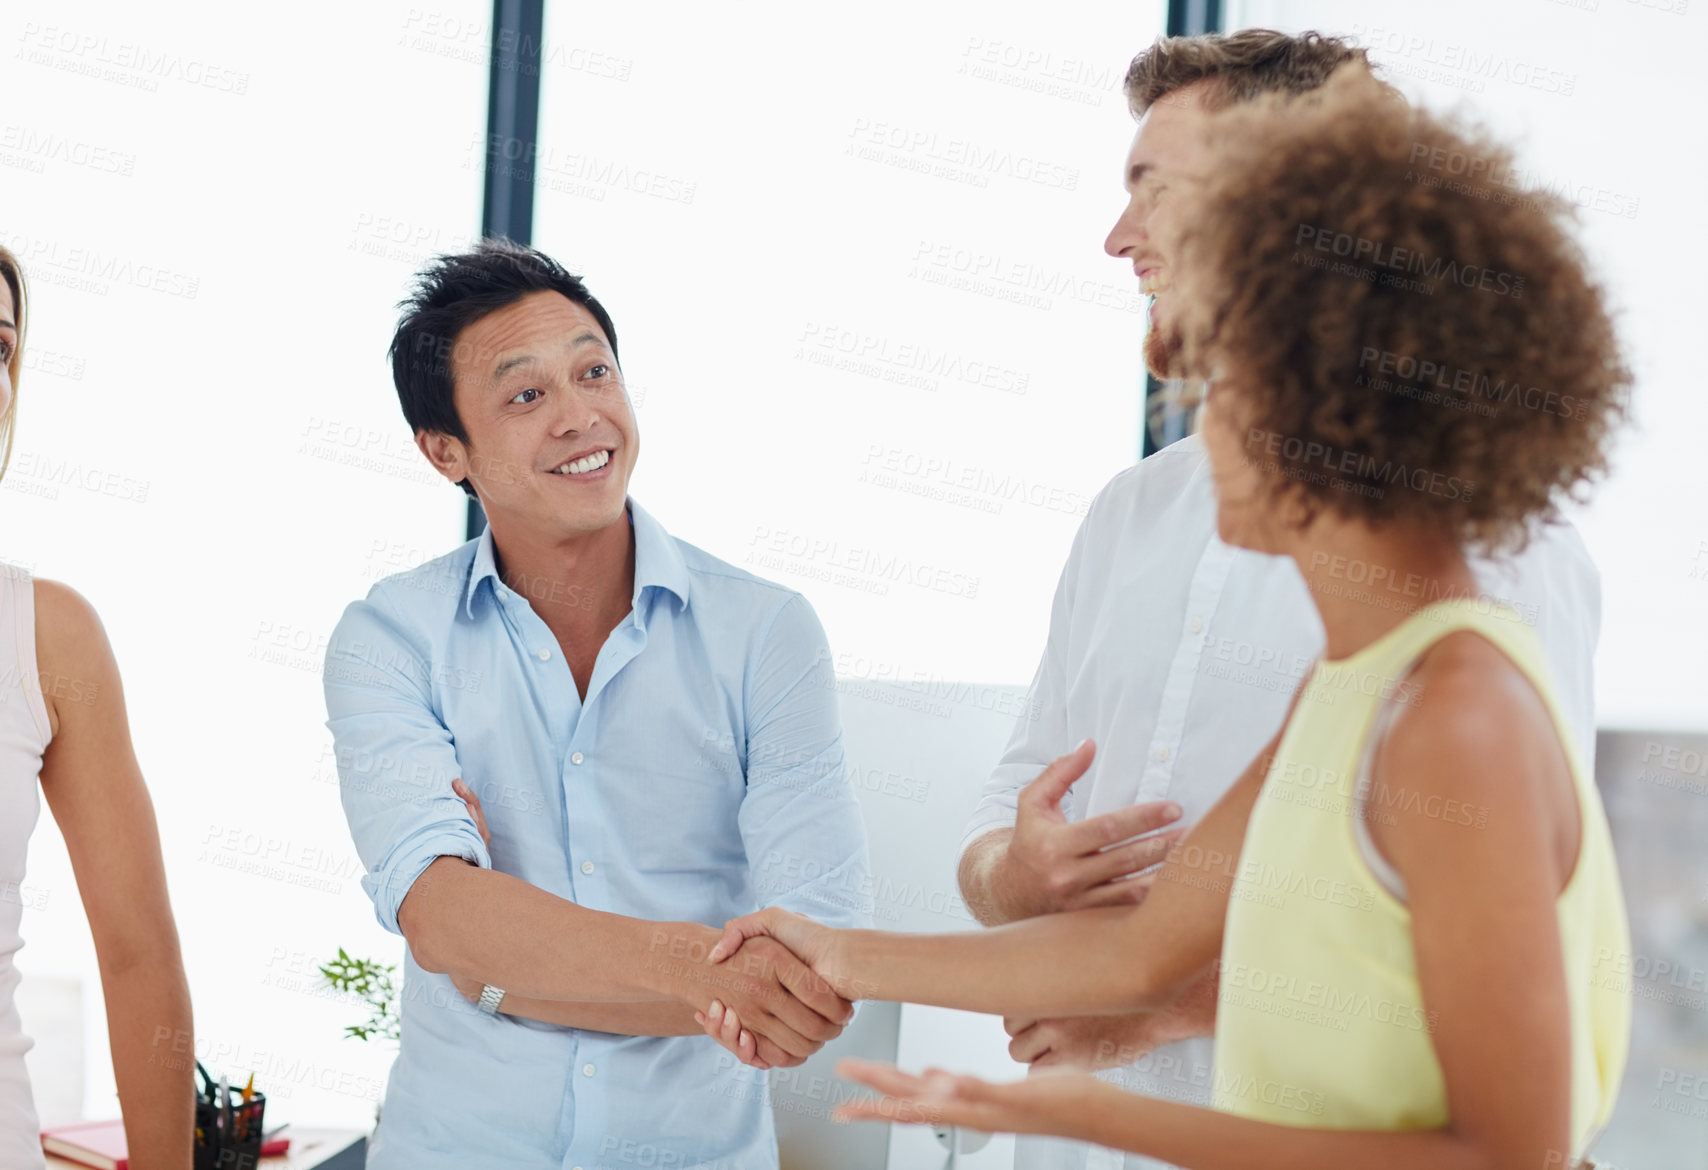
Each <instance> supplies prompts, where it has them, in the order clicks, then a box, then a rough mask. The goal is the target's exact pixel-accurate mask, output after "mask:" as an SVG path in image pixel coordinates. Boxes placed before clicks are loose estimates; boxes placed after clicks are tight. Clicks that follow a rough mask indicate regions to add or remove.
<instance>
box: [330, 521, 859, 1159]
mask: <svg viewBox="0 0 1708 1170" xmlns="http://www.w3.org/2000/svg"><path fill="white" fill-rule="evenodd" d="M629 515H630V518H631V522H632V527H633V531H634V540H635V586H634V603H633V609H632V611H631V612H630V614H629V616H628V617H627V618H626V619H624V620H623V621H622V622H621V623H620V624H619V625H618V626H617V628H616V629H615V630H613V631H612V632H611V634H610V636H609V637H608V638H607V639H606V640H605V644H604V646H602V647H601V648H600V651H599V656H598V659H597V661H596V662H595V664H594V667H593V675H592V678H591V681H590V682H589V684H588V687H587V698H586V700H585V701H583V700H581V699H580V698H579V696H578V695H577V692H576V687H575V681H574V679H573V678H572V677H571V675H570V671H569V666H568V664H567V663H566V662H565V660H564V656H563V653H562V651H561V650H560V649H559V647H558V644H557V640H556V638H555V637H554V636H553V635H552V633H551V631H550V630H549V629H548V628H547V627H546V624H545V622H544V621H542V620H541V619H540V616H539V615H538V614H537V613H535V612H534V609H533V608H532V606H531V605H530V603H529V601H528V600H526V599H524V598H523V597H521V596H518V595H517V594H516V593H515V592H514V591H513V590H511V589H509V588H507V587H506V586H505V585H504V583H503V582H502V581H501V580H500V579H499V577H498V573H497V568H496V564H495V562H494V559H493V550H492V534H491V530H490V529H488V530H487V532H486V533H485V534H484V535H482V536H481V537H480V538H479V539H478V540H473V541H470V542H469V543H467V544H465V545H463V546H462V547H460V548H458V549H456V550H455V551H454V552H452V553H450V554H448V555H446V556H443V557H440V558H439V559H437V560H435V561H430V562H428V563H427V564H424V565H422V566H420V567H419V568H417V569H414V570H411V571H409V572H406V573H401V574H398V575H396V576H393V577H388V578H386V579H385V580H383V581H381V582H380V583H379V584H377V585H375V586H374V588H373V589H372V590H371V591H370V592H369V593H368V597H367V599H366V600H365V601H358V602H354V603H352V604H351V605H350V607H349V608H348V609H347V610H346V611H345V613H344V617H343V619H342V620H341V621H340V622H339V623H338V628H337V629H336V630H335V631H334V632H333V635H332V638H331V640H330V643H329V648H328V651H327V656H326V672H325V686H326V707H327V712H328V715H329V718H328V720H327V726H328V727H330V728H331V730H332V735H333V739H334V741H335V745H336V753H337V760H338V771H339V778H340V782H341V787H342V793H343V800H344V812H345V815H346V817H347V818H348V819H349V822H350V832H351V835H352V836H353V837H354V838H355V842H356V850H357V852H358V854H359V855H360V856H361V859H362V863H363V865H364V866H365V867H366V870H367V875H366V876H365V877H364V878H363V879H362V887H363V889H365V890H367V892H368V894H369V895H370V896H371V897H372V898H373V901H374V910H375V913H376V914H377V915H378V917H379V920H380V922H381V924H383V925H384V926H385V927H386V929H388V930H390V931H393V932H395V933H401V931H400V930H399V928H398V923H397V911H398V906H399V905H400V904H401V903H402V902H403V897H404V895H405V894H406V893H408V891H409V888H410V886H411V885H412V884H413V883H414V881H415V879H416V878H417V877H419V876H420V874H421V872H422V870H424V869H425V868H426V867H427V866H428V864H429V863H431V862H432V861H433V859H434V858H436V857H440V856H446V855H450V856H456V857H462V858H466V859H467V860H469V861H471V862H474V863H475V864H477V865H481V866H487V867H491V868H494V869H498V870H501V871H503V872H505V873H509V874H513V875H515V876H516V877H519V878H521V879H523V880H524V881H527V882H530V883H532V884H533V885H536V886H539V887H540V888H541V889H543V890H546V891H549V892H550V893H553V894H556V895H558V896H559V897H562V898H567V899H569V900H570V901H573V902H576V903H578V904H579V905H582V906H586V907H588V908H589V909H593V910H603V911H608V912H610V913H613V914H625V915H629V916H632V917H636V918H644V919H652V920H676V921H683V920H686V921H693V922H699V923H704V924H705V925H708V926H722V925H723V923H724V922H725V920H727V919H729V918H732V917H735V916H738V915H741V914H746V913H749V912H751V911H753V910H755V909H758V908H759V907H761V906H765V905H779V906H783V907H786V908H787V909H790V910H794V911H796V912H798V913H801V914H807V915H810V916H811V917H813V918H816V919H819V920H821V921H824V922H829V923H833V924H835V925H839V926H854V927H858V926H867V925H869V924H870V886H869V881H868V877H867V872H868V871H867V857H866V834H865V827H864V824H863V822H862V821H861V817H860V808H859V804H858V801H857V799H856V797H855V795H854V790H853V787H852V785H851V783H850V782H849V778H848V776H847V773H846V771H845V768H844V763H843V753H842V732H841V721H840V719H839V717H838V714H837V707H836V691H835V678H834V672H833V671H832V669H831V665H830V657H829V650H828V647H827V646H826V643H825V636H824V630H823V628H822V627H821V626H820V624H819V621H818V617H817V615H815V614H814V613H813V610H812V607H811V605H809V604H808V603H807V600H806V599H805V598H804V597H802V596H801V595H800V594H799V593H796V592H795V591H793V590H790V589H786V588H784V587H782V586H780V585H776V584H773V583H771V582H769V581H765V580H762V579H760V578H758V577H755V576H753V575H752V574H750V573H746V572H744V571H742V570H741V569H738V568H735V567H733V566H731V565H728V564H725V563H724V562H722V561H720V560H717V559H716V558H715V557H712V556H710V555H709V554H707V553H705V552H703V551H701V550H700V549H697V548H695V547H694V546H692V545H690V544H687V543H684V542H683V541H680V540H677V539H675V538H673V537H672V536H670V535H669V534H668V533H667V532H665V530H664V529H663V528H662V527H661V526H660V525H659V524H658V522H657V521H655V520H654V519H652V517H650V516H649V515H647V513H646V512H645V511H643V510H642V509H641V508H640V506H639V505H637V504H635V503H634V501H633V500H631V501H629ZM576 601H577V599H576V598H573V597H561V596H560V597H542V598H540V599H539V604H541V605H542V606H544V605H549V604H575V603H576ZM548 612H549V611H548ZM458 776H461V777H462V778H463V779H464V780H465V781H466V782H467V783H468V784H469V785H470V786H472V787H473V788H474V790H475V791H476V792H477V793H479V795H480V797H481V802H482V805H483V807H484V809H485V812H486V819H487V825H488V828H489V829H490V830H491V834H492V846H491V852H490V855H489V853H488V850H487V849H486V847H485V846H484V845H483V844H482V843H481V839H480V835H479V833H478V832H477V831H476V829H475V825H474V821H473V819H472V818H471V817H470V816H469V814H468V810H467V809H466V808H465V806H464V805H463V802H462V801H461V800H460V799H459V798H458V797H457V795H456V794H455V793H454V792H453V791H452V789H451V780H452V779H453V778H455V777H458ZM402 1021H403V1024H402V1038H401V1041H400V1045H399V1052H398V1057H397V1062H396V1064H395V1065H394V1066H393V1068H392V1073H391V1079H390V1083H389V1085H388V1086H387V1089H386V1097H385V1105H384V1109H383V1112H382V1120H381V1124H380V1127H379V1129H378V1131H377V1133H376V1135H375V1139H374V1142H373V1144H372V1146H371V1148H370V1150H369V1153H368V1165H369V1166H370V1167H371V1168H372V1170H473V1168H478V1167H493V1168H494V1170H497V1168H500V1167H502V1168H503V1170H525V1168H528V1170H531V1168H535V1167H538V1168H541V1170H545V1168H551V1170H575V1168H576V1167H580V1168H581V1170H595V1168H608V1170H628V1168H632V1167H669V1168H673V1170H675V1168H686V1167H694V1166H704V1167H717V1168H719V1170H748V1168H750V1167H753V1168H757V1167H774V1166H776V1164H777V1147H776V1137H775V1133H774V1130H773V1127H772V1120H771V1113H770V1107H769V1105H768V1104H767V1103H766V1086H765V1082H764V1075H763V1074H761V1073H757V1072H756V1071H755V1070H752V1069H749V1068H746V1067H744V1066H741V1065H739V1064H737V1063H736V1062H735V1059H734V1057H732V1056H731V1055H730V1054H729V1053H727V1052H725V1051H724V1050H723V1049H722V1048H720V1047H718V1046H717V1044H715V1043H714V1042H713V1041H712V1040H711V1039H709V1038H708V1037H705V1036H680V1037H647V1036H615V1035H610V1034H606V1033H602V1032H592V1031H584V1030H581V1029H576V1028H565V1027H559V1026H557V1025H553V1024H545V1023H540V1022H538V1021H534V1020H526V1019H519V1018H513V1017H509V1016H504V1015H498V1016H492V1015H487V1014H484V1013H482V1012H479V1011H478V1010H477V1009H476V1008H475V1007H474V1005H472V1004H470V1003H469V1002H468V1001H467V1000H465V999H464V998H463V997H462V996H461V995H460V994H459V993H458V992H457V991H456V989H455V988H454V987H453V986H452V985H451V982H450V980H449V979H448V978H447V977H445V976H443V975H435V974H431V973H429V972H426V971H423V970H422V969H421V968H420V967H419V966H418V965H416V963H415V961H414V959H413V957H406V958H405V962H404V980H403V999H402Z"/></svg>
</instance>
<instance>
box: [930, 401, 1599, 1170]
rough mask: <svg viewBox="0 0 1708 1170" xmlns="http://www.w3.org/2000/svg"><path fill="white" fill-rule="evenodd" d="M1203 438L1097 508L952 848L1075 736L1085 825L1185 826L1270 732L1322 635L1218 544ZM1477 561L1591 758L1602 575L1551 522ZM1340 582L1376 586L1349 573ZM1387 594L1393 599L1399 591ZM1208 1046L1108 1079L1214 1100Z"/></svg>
mask: <svg viewBox="0 0 1708 1170" xmlns="http://www.w3.org/2000/svg"><path fill="white" fill-rule="evenodd" d="M1215 531H1216V502H1215V496H1214V493H1213V491H1212V488H1211V482H1210V467H1209V462H1208V460H1207V458H1206V456H1205V454H1204V447H1203V443H1202V441H1201V440H1200V439H1199V438H1198V437H1197V436H1195V435H1194V436H1189V437H1187V438H1185V439H1182V440H1181V441H1180V442H1178V443H1175V444H1174V445H1172V446H1170V447H1167V448H1165V449H1164V450H1162V451H1159V452H1157V453H1156V454H1154V455H1152V456H1151V457H1150V458H1148V459H1146V460H1144V461H1143V462H1142V463H1140V464H1138V465H1137V466H1136V467H1131V468H1128V469H1127V470H1126V471H1123V472H1121V473H1120V474H1119V475H1117V476H1116V477H1115V478H1114V479H1113V480H1111V481H1110V482H1109V484H1108V485H1107V486H1106V487H1104V489H1103V490H1102V491H1101V492H1100V493H1098V495H1097V498H1096V499H1095V500H1093V501H1092V504H1091V507H1090V509H1089V511H1088V512H1087V513H1086V517H1085V520H1084V522H1083V523H1082V524H1081V525H1080V530H1079V533H1078V535H1077V536H1076V537H1075V538H1074V542H1073V548H1072V550H1071V551H1070V552H1069V554H1068V560H1067V565H1066V566H1065V567H1064V568H1063V570H1062V575H1061V581H1060V583H1059V584H1058V585H1057V587H1056V595H1055V602H1054V604H1053V606H1052V609H1051V613H1050V635H1049V641H1048V643H1047V644H1046V645H1045V648H1044V657H1043V660H1042V661H1041V662H1040V663H1039V664H1038V671H1037V674H1036V675H1035V676H1034V678H1033V680H1032V687H1031V692H1030V694H1029V696H1028V702H1027V704H1026V712H1027V713H1026V715H1024V716H1022V718H1021V720H1020V722H1019V723H1018V724H1017V725H1016V726H1015V729H1014V734H1013V735H1012V737H1011V738H1010V740H1009V743H1008V748H1007V750H1006V751H1005V752H1004V753H1003V756H1002V759H1001V761H1000V762H999V763H998V764H997V766H996V769H995V770H994V772H993V773H992V774H991V778H990V780H989V781H988V782H987V783H986V785H985V791H984V797H983V799H982V800H981V801H980V802H979V805H978V807H977V809H976V810H975V811H974V813H973V816H972V819H971V820H970V821H969V822H968V825H967V831H966V835H965V837H964V838H963V840H962V845H961V848H962V850H963V852H964V851H965V849H966V847H967V845H969V844H971V843H972V841H973V840H974V839H976V838H978V837H980V836H983V835H984V834H985V833H988V832H990V831H991V830H993V829H998V828H1003V827H1006V826H1012V825H1013V824H1014V822H1015V802H1016V798H1017V796H1018V795H1019V792H1020V789H1021V788H1022V787H1024V786H1025V785H1026V784H1028V783H1030V782H1031V781H1032V780H1034V779H1036V778H1037V775H1038V773H1039V772H1041V771H1042V770H1043V768H1044V766H1045V765H1047V764H1048V763H1050V761H1052V760H1054V759H1056V758H1057V757H1059V756H1063V755H1066V754H1067V753H1068V752H1069V751H1071V750H1072V749H1073V746H1074V745H1075V744H1077V743H1079V742H1080V741H1081V740H1082V739H1085V738H1087V737H1090V738H1092V739H1094V740H1095V741H1096V742H1097V756H1096V759H1095V760H1093V762H1092V765H1091V767H1090V769H1089V770H1088V771H1087V772H1086V774H1085V775H1084V776H1082V777H1080V779H1079V780H1078V782H1076V783H1075V784H1074V786H1073V788H1072V789H1071V790H1070V791H1069V792H1068V796H1067V798H1066V799H1065V800H1064V801H1063V802H1062V808H1063V812H1064V813H1065V814H1066V816H1067V817H1068V819H1069V820H1080V819H1083V818H1086V817H1092V816H1097V815H1099V814H1101V813H1106V812H1110V811H1111V810H1113V809H1118V808H1122V807H1125V806H1127V805H1131V804H1136V803H1140V802H1144V801H1155V800H1172V801H1175V802H1176V803H1178V804H1179V805H1180V807H1181V809H1182V810H1183V815H1182V818H1181V822H1180V823H1181V824H1188V825H1189V824H1192V823H1194V822H1196V821H1197V820H1199V819H1200V818H1201V817H1203V815H1204V814H1205V813H1206V812H1208V811H1209V810H1210V808H1211V806H1212V805H1214V804H1215V803H1216V801H1217V800H1219V799H1220V798H1221V796H1222V794H1223V793H1224V792H1226V791H1227V789H1228V788H1229V787H1230V786H1232V784H1233V782H1234V781H1235V780H1236V779H1237V778H1238V777H1239V775H1240V773H1241V772H1243V771H1244V770H1245V768H1246V767H1247V765H1249V764H1250V763H1251V761H1252V760H1253V759H1254V758H1255V757H1256V756H1257V753H1258V752H1259V751H1261V750H1262V748H1263V746H1264V745H1265V744H1267V743H1268V742H1269V740H1270V738H1271V737H1272V736H1274V734H1275V733H1276V731H1277V730H1279V729H1280V726H1281V722H1282V720H1283V719H1284V718H1285V717H1286V714H1287V704H1288V702H1289V701H1290V700H1291V698H1292V695H1293V691H1294V690H1295V689H1296V688H1297V686H1298V684H1299V680H1300V679H1301V678H1302V677H1303V676H1304V675H1305V673H1306V672H1307V671H1308V670H1309V669H1310V667H1311V664H1312V663H1313V662H1314V661H1315V660H1316V659H1317V658H1318V656H1319V655H1320V654H1321V653H1322V649H1323V628H1322V623H1321V621H1320V620H1319V619H1318V617H1317V614H1316V609H1315V608H1314V606H1313V605H1312V603H1311V599H1310V594H1309V593H1308V592H1307V591H1306V588H1305V582H1304V579H1303V577H1301V576H1300V574H1299V570H1298V568H1297V566H1296V565H1295V564H1294V563H1293V561H1292V560H1291V559H1290V558H1286V557H1272V556H1265V555H1263V554H1260V553H1254V552H1250V551H1248V550H1245V549H1236V548H1233V547H1230V546H1229V545H1226V544H1223V543H1222V542H1221V541H1220V540H1219V539H1217V538H1216V535H1215ZM1472 567H1473V569H1474V570H1475V572H1476V574H1477V578H1478V580H1479V582H1480V583H1481V585H1482V588H1483V590H1484V592H1485V593H1486V595H1487V596H1488V597H1489V599H1490V600H1491V602H1494V601H1499V602H1504V603H1505V604H1508V605H1511V606H1512V607H1513V608H1514V609H1516V610H1517V611H1518V612H1519V614H1520V616H1521V617H1522V618H1523V620H1525V621H1526V622H1528V623H1531V624H1533V625H1534V626H1535V627H1536V629H1537V632H1538V633H1539V635H1540V636H1541V640H1542V644H1543V646H1544V648H1545V650H1546V652H1547V655H1548V661H1549V665H1550V666H1551V667H1552V669H1553V675H1554V682H1555V691H1556V695H1557V697H1558V698H1559V701H1560V704H1561V706H1562V708H1563V710H1564V713H1565V716H1566V718H1567V720H1568V721H1569V723H1570V726H1571V731H1572V733H1573V734H1572V742H1573V746H1574V747H1575V749H1576V750H1577V752H1578V753H1579V759H1580V760H1581V761H1582V762H1583V766H1584V767H1586V768H1587V767H1593V765H1594V760H1595V752H1594V745H1595V700H1594V675H1593V662H1594V655H1595V643H1596V638H1597V636H1598V634H1599V632H1600V627H1601V579H1600V574H1599V573H1598V572H1597V570H1596V568H1595V565H1594V563H1593V562H1591V560H1590V558H1589V554H1588V552H1587V550H1585V548H1584V545H1583V541H1582V540H1581V539H1580V538H1579V536H1578V534H1577V530H1576V529H1575V528H1573V527H1572V526H1571V525H1570V524H1559V525H1554V526H1551V527H1549V528H1547V529H1545V530H1543V531H1540V532H1539V533H1538V534H1537V536H1536V538H1535V539H1534V540H1532V542H1531V544H1530V546H1529V547H1528V548H1527V549H1526V550H1525V551H1524V552H1523V553H1521V554H1519V555H1518V556H1516V557H1513V558H1510V559H1508V560H1504V561H1498V562H1497V561H1487V560H1477V561H1473V562H1472ZM1332 576H1336V577H1339V578H1341V579H1342V580H1343V581H1344V583H1345V587H1346V588H1347V589H1348V590H1349V591H1352V590H1358V589H1370V591H1371V592H1372V593H1374V594H1376V595H1378V596H1381V595H1384V594H1385V590H1384V587H1383V585H1381V584H1377V585H1376V586H1374V588H1372V587H1371V586H1370V584H1369V583H1368V582H1365V581H1363V580H1362V573H1361V572H1360V567H1359V566H1357V565H1349V566H1346V568H1345V571H1344V572H1343V573H1338V574H1332ZM1393 596H1395V597H1401V596H1403V594H1399V593H1395V594H1393ZM1210 1051H1211V1042H1210V1040H1209V1039H1208V1038H1202V1039H1195V1040H1188V1041H1185V1042H1183V1043H1180V1044H1171V1045H1168V1046H1166V1047H1163V1048H1160V1049H1158V1050H1156V1051H1155V1052H1153V1053H1151V1054H1150V1055H1148V1056H1146V1057H1145V1058H1144V1059H1142V1060H1140V1061H1139V1062H1138V1063H1136V1064H1134V1065H1131V1066H1129V1067H1127V1068H1124V1069H1117V1070H1111V1071H1110V1072H1107V1073H1104V1074H1102V1075H1103V1076H1104V1077H1105V1078H1106V1079H1109V1080H1112V1081H1115V1082H1116V1083H1119V1084H1121V1085H1123V1086H1124V1087H1126V1088H1129V1089H1132V1090H1135V1091H1139V1092H1146V1093H1150V1094H1152V1095H1155V1096H1159V1097H1166V1098H1170V1099H1174V1100H1181V1101H1186V1102H1189V1103H1193V1104H1201V1105H1206V1106H1207V1105H1209V1103H1210V1092H1211V1087H1212V1084H1213V1081H1212V1078H1213V1075H1214V1072H1213V1069H1212V1068H1211V1064H1210ZM1014 1164H1015V1167H1016V1170H1080V1168H1084V1170H1114V1168H1119V1167H1123V1166H1125V1167H1126V1168H1127V1170H1134V1168H1139V1167H1145V1168H1150V1167H1161V1166H1164V1165H1165V1164H1164V1163H1161V1162H1156V1161H1153V1160H1151V1159H1148V1158H1141V1157H1138V1156H1137V1155H1127V1156H1126V1157H1125V1160H1124V1161H1123V1156H1122V1155H1120V1154H1119V1153H1116V1152H1114V1151H1110V1150H1103V1149H1100V1148H1098V1147H1093V1146H1087V1145H1083V1144H1079V1143H1069V1142H1061V1141H1055V1140H1047V1139H1030V1138H1022V1139H1020V1140H1019V1142H1018V1144H1017V1146H1016V1153H1015V1160H1014Z"/></svg>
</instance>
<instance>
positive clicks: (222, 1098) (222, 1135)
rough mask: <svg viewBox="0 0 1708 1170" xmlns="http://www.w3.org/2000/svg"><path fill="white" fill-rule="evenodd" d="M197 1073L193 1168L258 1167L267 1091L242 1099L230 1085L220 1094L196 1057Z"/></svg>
mask: <svg viewBox="0 0 1708 1170" xmlns="http://www.w3.org/2000/svg"><path fill="white" fill-rule="evenodd" d="M196 1075H197V1076H198V1077H199V1078H200V1080H201V1087H200V1088H199V1089H198V1091H197V1093H196V1132H195V1156H194V1157H193V1159H192V1160H191V1165H192V1166H193V1167H194V1170H259V1167H260V1163H261V1124H262V1119H263V1118H264V1116H265V1114H266V1112H267V1094H265V1093H263V1092H260V1091H259V1090H257V1091H254V1092H252V1093H250V1094H249V1099H248V1100H247V1101H244V1100H241V1099H239V1095H238V1094H234V1093H233V1092H232V1091H231V1089H230V1086H229V1085H228V1086H226V1088H225V1091H224V1093H223V1094H222V1093H221V1090H220V1085H219V1083H218V1082H217V1081H215V1080H214V1079H213V1078H212V1077H211V1076H209V1075H208V1070H207V1069H205V1068H203V1067H202V1062H201V1061H199V1060H198V1061H197V1062H196Z"/></svg>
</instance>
